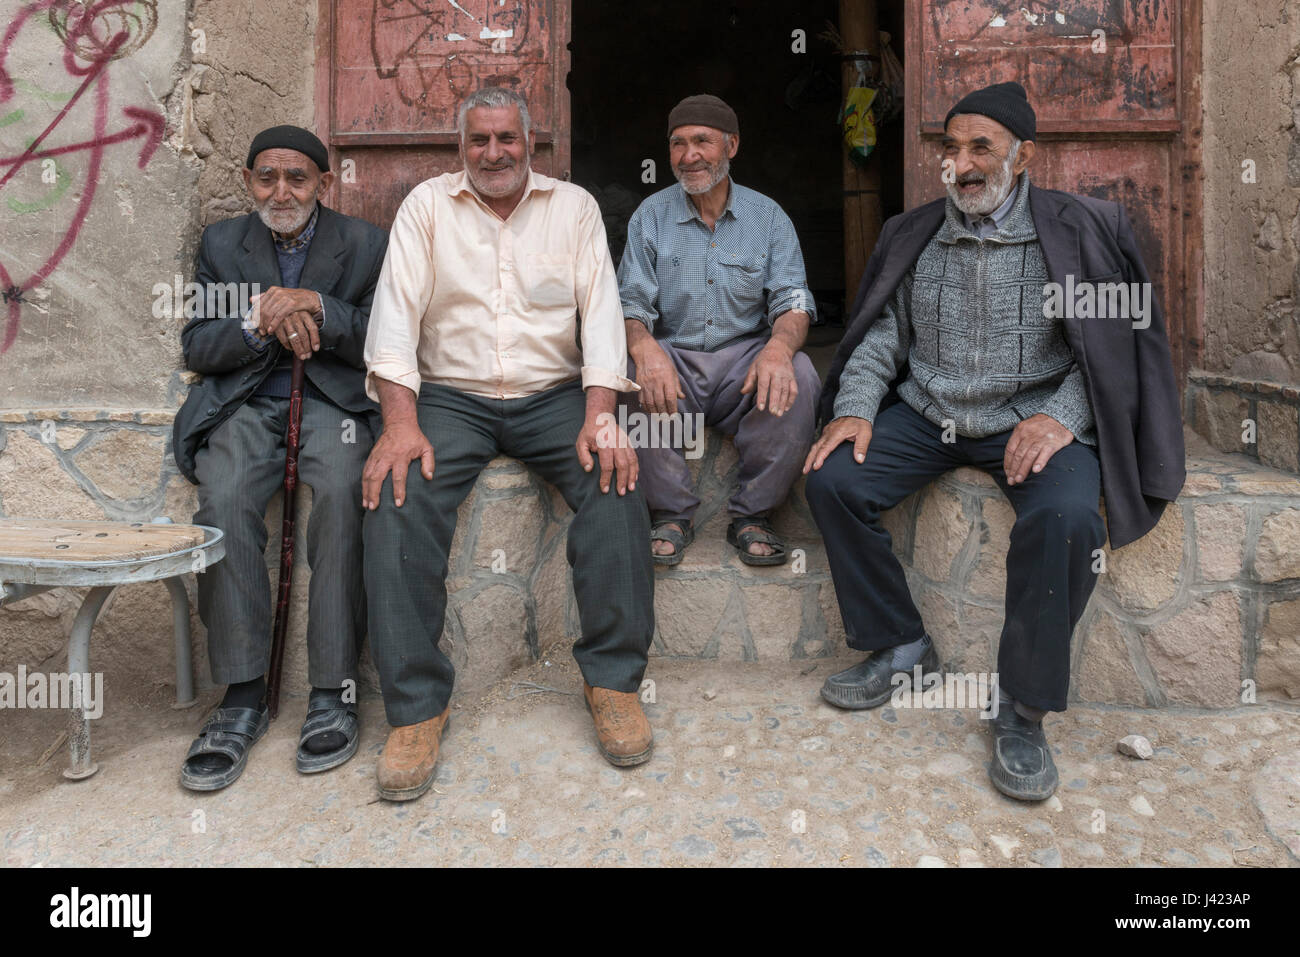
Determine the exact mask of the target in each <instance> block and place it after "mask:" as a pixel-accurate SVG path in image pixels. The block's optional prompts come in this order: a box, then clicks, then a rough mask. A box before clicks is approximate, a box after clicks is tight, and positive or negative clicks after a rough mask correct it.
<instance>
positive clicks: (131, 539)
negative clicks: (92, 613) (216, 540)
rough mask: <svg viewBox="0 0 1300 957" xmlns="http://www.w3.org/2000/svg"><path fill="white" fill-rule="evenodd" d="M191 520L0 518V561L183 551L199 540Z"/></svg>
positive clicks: (198, 531)
mask: <svg viewBox="0 0 1300 957" xmlns="http://www.w3.org/2000/svg"><path fill="white" fill-rule="evenodd" d="M203 536H204V532H203V529H202V528H200V527H199V526H197V525H171V524H160V525H155V524H153V523H150V522H64V521H57V520H51V519H34V518H0V562H21V561H24V560H28V561H31V560H37V561H42V562H47V561H55V562H74V563H80V562H111V561H130V560H131V559H139V558H152V557H156V556H159V555H170V554H173V553H175V552H183V551H185V550H187V549H190V548H195V547H198V546H200V545H202V544H203Z"/></svg>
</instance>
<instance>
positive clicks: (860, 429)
mask: <svg viewBox="0 0 1300 957" xmlns="http://www.w3.org/2000/svg"><path fill="white" fill-rule="evenodd" d="M841 442H852V443H853V458H854V459H856V460H857V461H858V462H862V461H864V460H865V459H866V457H867V446H868V445H870V444H871V423H870V422H868V421H867V420H866V419H859V418H857V417H855V416H852V415H842V416H840V417H839V418H838V419H833V420H832V421H831V423H830V425H828V426H826V428H824V429H823V430H822V434H821V438H819V439H818V440H817V441H816V442H814V443H813V447H812V448H811V449H809V450H808V458H807V459H805V460H804V463H803V474H804V475H807V474H808V472H809V470H810V469H820V468H821V467H822V463H823V462H825V461H826V456H828V455H830V454H831V453H832V452H834V451H835V450H836V449H837V448H839V446H840V443H841Z"/></svg>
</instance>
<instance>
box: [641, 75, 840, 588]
mask: <svg viewBox="0 0 1300 957" xmlns="http://www.w3.org/2000/svg"><path fill="white" fill-rule="evenodd" d="M739 147H740V127H739V123H738V122H737V120H736V114H735V112H734V111H733V110H732V109H731V107H729V106H728V105H727V104H726V103H724V102H723V101H722V100H720V99H719V98H718V97H716V96H709V95H700V96H690V97H687V98H686V99H684V100H682V101H681V102H680V103H678V104H677V106H675V107H674V108H673V110H672V112H671V113H670V114H669V117H668V151H669V156H670V159H671V162H672V169H673V174H674V175H675V176H676V177H677V185H673V186H669V187H668V188H667V189H663V190H660V191H659V192H657V193H655V194H654V195H653V196H650V197H649V198H647V199H646V200H645V201H644V202H643V203H642V204H641V205H640V207H638V209H637V211H636V212H635V213H634V214H633V215H632V219H631V221H630V222H629V223H628V227H627V248H626V249H625V251H624V253H623V260H622V262H621V263H620V264H619V269H618V284H619V296H620V298H621V300H622V303H623V316H624V319H625V324H626V326H627V348H628V356H629V359H630V361H629V372H628V375H629V377H632V376H635V378H636V382H637V385H638V386H639V387H640V392H638V393H628V394H627V401H628V407H629V411H638V412H648V413H652V414H653V413H673V412H681V413H683V414H684V415H689V416H691V417H692V420H697V417H698V416H700V415H702V416H703V420H704V422H705V423H707V424H708V425H709V426H712V427H713V428H715V429H719V430H721V431H722V432H723V433H725V434H727V435H730V436H733V437H734V439H735V443H736V453H737V455H738V456H739V458H740V484H739V488H738V489H737V490H736V492H735V494H734V495H732V497H731V500H730V502H729V503H728V509H727V510H728V513H729V514H730V516H731V524H730V526H729V527H728V529H727V541H728V542H730V543H731V544H732V545H734V546H735V547H736V548H737V549H738V550H739V552H740V558H741V560H742V561H744V562H746V563H748V564H750V565H780V564H783V563H784V562H785V560H786V549H785V544H784V543H783V542H782V541H781V539H780V538H779V537H778V536H777V535H776V533H775V531H774V530H773V529H772V526H771V524H770V522H769V521H768V515H769V513H770V512H771V511H772V510H773V509H775V508H776V507H777V506H779V505H780V504H781V503H782V502H784V501H785V498H786V495H787V494H788V493H789V491H790V486H791V485H792V484H793V483H794V481H795V479H796V478H798V476H799V473H800V468H801V466H802V463H803V457H804V456H805V455H806V454H807V450H808V448H809V447H810V445H811V444H812V435H813V425H814V418H815V412H816V408H817V399H818V396H819V393H820V381H819V379H818V376H817V373H816V370H815V369H814V368H813V364H812V361H811V360H810V359H809V358H808V356H807V355H805V354H804V353H802V352H800V351H799V350H800V348H801V347H802V346H803V342H804V338H805V337H806V335H807V333H808V325H809V323H810V321H811V318H812V316H813V315H814V313H815V308H814V305H813V297H812V294H811V293H810V292H809V291H808V287H807V282H806V281H805V278H804V265H803V255H802V254H801V253H800V250H799V239H798V237H797V236H796V235H795V231H794V225H793V224H792V223H791V222H790V218H789V217H788V216H787V215H786V214H785V213H784V212H783V211H782V210H781V207H779V206H778V205H777V204H776V203H775V202H773V201H772V200H771V199H769V198H768V197H766V196H763V195H762V194H760V193H756V192H755V191H754V190H752V189H747V188H746V187H744V186H741V185H740V184H738V183H736V182H733V181H732V179H731V177H730V175H729V174H730V161H731V159H732V158H733V157H734V156H735V155H736V152H737V150H738V149H739ZM682 432H683V433H685V432H686V429H685V428H683V430H682ZM654 444H655V443H652V445H654ZM637 457H638V459H639V460H640V467H641V473H640V481H641V488H642V490H643V491H644V493H645V496H646V500H647V502H648V503H649V505H650V513H651V518H652V521H653V528H652V530H651V548H652V550H653V553H654V560H655V563H656V564H660V565H676V564H677V563H678V562H680V561H681V560H682V552H683V550H684V549H685V548H686V546H687V545H689V544H690V543H691V541H692V539H693V538H694V537H695V533H694V527H693V524H692V522H693V517H694V514H695V510H696V509H697V508H698V507H699V504H700V500H699V498H698V497H697V496H696V495H695V493H694V490H693V489H692V483H691V475H690V471H689V469H688V468H687V465H686V461H685V456H684V454H683V451H682V450H681V449H676V448H670V447H663V446H657V447H651V448H644V447H643V448H638V449H637Z"/></svg>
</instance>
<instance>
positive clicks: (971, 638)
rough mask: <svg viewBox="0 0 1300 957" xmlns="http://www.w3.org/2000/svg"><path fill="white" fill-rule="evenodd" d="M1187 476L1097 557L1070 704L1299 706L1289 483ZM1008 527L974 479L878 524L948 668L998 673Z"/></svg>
mask: <svg viewBox="0 0 1300 957" xmlns="http://www.w3.org/2000/svg"><path fill="white" fill-rule="evenodd" d="M1188 472H1189V474H1188V480H1187V485H1186V486H1185V487H1184V490H1183V494H1182V495H1181V496H1180V497H1179V499H1178V501H1177V502H1175V503H1173V504H1172V505H1171V506H1169V507H1168V508H1167V509H1166V510H1165V514H1164V516H1163V517H1162V518H1161V520H1160V523H1159V524H1158V525H1157V526H1156V528H1155V529H1153V530H1152V531H1151V532H1150V533H1149V534H1148V535H1146V536H1145V537H1144V538H1142V539H1140V540H1139V541H1137V542H1135V543H1133V544H1131V545H1128V546H1126V547H1124V548H1122V549H1119V550H1117V551H1113V552H1112V551H1111V550H1110V549H1109V548H1105V549H1103V554H1102V556H1101V560H1100V561H1098V563H1097V568H1098V569H1099V581H1098V584H1097V589H1096V591H1095V592H1094V593H1093V597H1092V599H1091V600H1090V601H1089V603H1088V607H1087V609H1086V610H1085V611H1084V614H1083V618H1082V619H1081V620H1080V622H1079V625H1078V627H1077V628H1076V630H1075V634H1074V641H1073V645H1072V669H1071V671H1072V680H1071V687H1070V694H1071V699H1072V700H1077V701H1084V702H1097V703H1107V704H1130V705H1146V706H1151V707H1163V706H1166V705H1186V706H1191V707H1199V708H1226V707H1231V706H1233V705H1236V704H1240V703H1242V701H1243V697H1242V694H1243V690H1245V691H1249V690H1251V689H1252V687H1253V690H1254V691H1255V693H1257V694H1260V695H1275V696H1282V697H1286V698H1296V697H1300V481H1298V480H1296V479H1295V478H1294V477H1291V476H1288V475H1284V474H1282V473H1279V472H1274V471H1272V470H1267V469H1261V468H1258V467H1254V466H1252V465H1251V464H1250V463H1248V462H1246V461H1244V460H1242V459H1230V458H1227V457H1213V456H1211V457H1206V458H1193V459H1191V460H1189V462H1188ZM1014 520H1015V515H1014V512H1013V511H1012V509H1011V505H1010V503H1009V502H1007V500H1006V497H1005V496H1003V494H1002V492H1001V491H1000V490H999V489H998V488H997V486H996V485H995V484H994V483H993V480H992V479H991V478H990V477H989V476H987V475H985V474H984V473H983V472H979V471H977V470H975V469H958V470H957V471H955V472H951V473H949V474H948V475H946V476H944V477H943V478H942V479H940V480H939V481H938V482H935V483H933V484H932V485H930V486H929V487H928V488H926V489H925V490H923V491H921V492H918V493H917V494H915V495H913V496H911V497H910V498H908V499H907V500H905V501H904V502H902V503H901V504H900V505H899V506H898V507H897V508H895V509H893V510H892V511H891V512H890V513H889V515H888V518H887V520H886V521H887V525H888V527H889V529H890V533H891V535H892V536H893V538H894V548H895V552H896V553H897V554H898V556H899V558H900V560H902V561H903V563H904V565H905V567H906V568H907V570H908V580H909V583H910V584H911V588H912V594H913V595H914V597H915V599H916V602H917V606H918V608H920V610H921V614H922V616H923V617H924V618H925V621H926V625H927V627H928V628H929V630H930V633H931V635H932V636H933V637H934V638H935V641H936V643H937V645H938V649H939V653H940V658H941V659H942V660H943V662H944V664H945V667H948V668H951V669H952V670H955V671H961V672H981V671H984V672H987V671H994V670H996V661H997V646H998V638H999V635H1000V633H1001V629H1002V620H1003V614H1002V609H1003V595H1004V592H1005V587H1006V565H1005V562H1006V553H1007V547H1008V544H1009V535H1010V531H1011V525H1012V523H1013V522H1014ZM1246 681H1250V682H1252V683H1253V685H1243V682H1246Z"/></svg>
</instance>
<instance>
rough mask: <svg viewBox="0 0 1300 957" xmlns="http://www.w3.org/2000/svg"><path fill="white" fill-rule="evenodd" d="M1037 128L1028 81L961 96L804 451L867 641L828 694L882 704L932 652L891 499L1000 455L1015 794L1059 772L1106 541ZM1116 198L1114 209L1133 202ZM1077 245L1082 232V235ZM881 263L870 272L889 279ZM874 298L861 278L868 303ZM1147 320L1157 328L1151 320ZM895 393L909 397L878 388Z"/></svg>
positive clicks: (1039, 796)
mask: <svg viewBox="0 0 1300 957" xmlns="http://www.w3.org/2000/svg"><path fill="white" fill-rule="evenodd" d="M1035 132H1036V118H1035V115H1034V111H1033V109H1032V107H1031V106H1030V105H1029V102H1028V99H1027V98H1026V95H1025V91H1024V88H1023V87H1021V86H1020V85H1019V84H1017V83H1001V84H997V85H995V86H992V87H988V88H985V89H983V90H978V91H976V92H974V93H972V94H970V95H968V96H967V97H965V98H963V99H962V100H961V101H960V102H959V103H958V104H957V105H956V106H955V107H953V110H952V111H951V112H950V113H949V115H948V118H947V122H946V124H945V134H944V139H943V167H942V168H943V171H944V173H945V174H946V175H945V176H944V179H945V182H946V185H947V191H948V198H947V201H946V203H945V204H944V207H943V209H942V210H941V211H940V210H939V209H938V208H936V209H934V210H932V211H930V212H929V213H928V214H927V215H926V216H919V215H915V214H916V213H918V212H920V211H914V213H908V214H904V217H900V219H903V218H905V217H913V219H912V220H909V222H908V225H907V227H906V229H904V228H898V227H897V224H895V227H896V228H894V229H893V230H892V231H890V230H888V229H887V230H886V233H887V237H885V238H882V242H881V246H885V245H887V244H888V243H889V242H891V241H893V242H895V243H898V244H900V245H901V242H902V241H901V240H896V239H894V237H898V236H900V235H901V234H903V233H904V232H905V231H910V230H911V228H912V225H913V223H914V222H920V221H921V220H922V219H924V220H925V223H926V225H927V226H928V228H929V229H930V232H931V234H932V235H930V238H929V240H928V241H925V240H924V238H923V237H917V238H916V241H915V243H913V244H912V248H913V249H916V250H918V252H917V253H915V254H913V258H912V260H911V266H910V268H908V267H907V265H906V264H905V263H893V264H892V268H893V275H892V277H891V279H890V281H894V282H896V285H895V287H894V288H893V292H892V294H891V295H889V296H888V297H887V298H884V299H883V300H880V307H879V310H878V314H877V315H875V316H873V317H867V316H865V315H861V316H858V317H855V324H854V327H853V328H852V329H851V330H850V334H849V335H846V344H845V345H842V346H841V353H848V355H847V359H845V358H843V357H842V356H841V357H837V358H838V359H839V362H837V365H836V368H835V369H834V370H833V371H832V374H831V376H830V378H829V379H828V383H827V388H828V392H829V394H830V395H831V396H833V398H832V399H831V401H833V403H834V405H833V408H834V414H835V418H834V420H833V421H831V422H830V423H829V424H828V425H827V427H826V429H825V430H824V432H823V434H822V437H821V438H820V440H819V441H818V442H817V443H816V444H815V445H814V446H813V448H812V451H811V452H810V453H809V455H808V459H807V462H806V463H805V465H804V471H805V472H806V473H809V474H808V482H807V497H808V503H809V505H810V507H811V509H812V512H813V515H814V517H815V518H816V520H817V524H818V526H819V527H820V529H821V531H822V534H823V536H824V538H825V541H826V547H827V552H828V555H829V559H830V565H831V572H832V576H833V578H834V581H835V586H836V592H837V595H838V600H839V604H840V611H841V613H842V616H843V619H844V623H845V630H846V632H847V634H848V640H849V644H850V646H852V647H854V648H860V649H863V650H872V651H873V652H874V653H873V654H872V655H871V656H870V657H869V658H867V660H866V661H864V662H862V663H861V664H859V665H857V666H855V667H853V668H850V669H848V670H847V671H843V672H840V673H839V674H836V675H832V676H831V677H830V678H828V679H827V681H826V683H825V685H824V686H823V688H822V696H823V697H824V698H825V699H826V700H827V701H829V702H830V703H832V704H835V705H837V706H839V707H843V708H869V707H874V706H876V705H879V704H882V703H883V702H884V701H886V700H888V698H889V697H890V694H891V692H892V691H893V688H894V681H895V680H896V676H898V675H900V674H903V675H908V676H909V677H910V675H911V673H912V671H913V668H914V667H915V666H917V665H919V666H921V668H922V671H923V672H927V673H928V672H934V671H937V670H938V668H939V660H938V656H937V654H936V652H935V648H934V644H933V642H932V640H931V638H930V636H929V635H928V634H927V633H926V630H925V626H924V624H923V623H922V621H921V616H920V614H919V613H918V612H917V609H916V606H915V604H914V603H913V601H912V598H911V595H910V593H909V591H908V587H907V582H906V579H905V578H904V575H903V569H902V567H901V565H900V564H899V562H898V560H897V559H896V558H895V557H894V555H893V553H892V551H891V548H890V536H889V533H888V532H887V531H886V530H885V529H884V528H883V526H882V525H881V524H880V521H879V518H880V513H881V512H883V511H884V510H886V509H888V508H890V507H892V506H893V505H895V504H897V503H898V502H899V501H901V500H902V499H903V498H904V497H906V496H907V495H908V494H910V493H912V492H914V491H916V490H917V489H919V488H921V487H922V486H924V485H925V484H926V483H927V482H929V481H930V480H931V479H933V478H936V477H937V476H939V475H941V474H942V473H944V472H946V471H948V470H950V469H953V468H956V467H958V466H961V465H973V466H975V467H977V468H981V469H983V470H985V471H987V472H989V473H990V474H991V475H992V476H993V477H994V478H995V480H996V481H997V482H998V484H999V485H1000V486H1001V488H1002V490H1003V491H1004V492H1005V493H1006V495H1007V497H1008V498H1009V499H1010V501H1011V504H1012V506H1013V507H1014V508H1015V510H1016V523H1015V526H1014V528H1013V529H1012V532H1011V547H1010V551H1009V553H1008V556H1007V599H1006V620H1005V625H1004V628H1003V632H1002V638H1001V644H1000V648H999V655H998V687H999V689H1000V691H999V694H1000V701H999V703H997V704H995V706H994V707H995V709H996V710H995V717H994V720H993V726H994V727H993V732H994V759H993V762H992V765H991V768H990V774H991V776H992V779H993V783H994V784H995V785H996V786H997V787H998V789H999V790H1001V791H1002V792H1003V793H1006V794H1008V795H1010V796H1012V797H1016V798H1020V799H1023V800H1043V799H1046V798H1048V797H1050V796H1051V794H1052V793H1053V791H1055V789H1056V785H1057V781H1058V775H1057V771H1056V767H1055V765H1054V763H1053V761H1052V755H1051V749H1050V748H1049V747H1048V745H1047V741H1046V738H1045V737H1044V734H1043V729H1042V718H1043V716H1044V714H1045V713H1046V712H1047V711H1053V710H1064V708H1065V702H1066V694H1067V690H1068V686H1069V677H1070V669H1069V644H1070V636H1071V633H1072V632H1073V629H1074V626H1075V624H1076V623H1077V622H1078V619H1079V616H1080V615H1081V614H1082V612H1083V609H1084V607H1085V605H1086V604H1087V602H1088V598H1089V596H1090V595H1091V593H1092V589H1093V587H1094V586H1095V584H1096V575H1095V574H1094V572H1093V568H1092V563H1093V552H1094V549H1098V548H1099V547H1100V546H1101V545H1102V544H1103V543H1104V542H1105V540H1106V530H1105V526H1104V524H1103V522H1102V519H1101V515H1100V513H1099V509H1098V500H1099V495H1100V486H1101V470H1100V465H1099V459H1098V448H1097V446H1098V433H1097V423H1096V421H1095V419H1094V407H1093V402H1092V401H1091V400H1090V397H1089V389H1090V384H1091V385H1092V386H1095V385H1096V383H1095V382H1092V383H1090V381H1089V380H1090V379H1096V378H1097V377H1098V376H1097V374H1096V373H1095V372H1093V371H1092V370H1090V368H1089V367H1088V365H1087V363H1086V362H1080V361H1076V356H1075V352H1074V350H1073V348H1072V345H1071V343H1072V341H1074V340H1073V338H1072V335H1071V333H1072V329H1070V328H1067V325H1066V324H1065V323H1064V322H1063V321H1062V319H1061V317H1060V316H1059V315H1056V314H1055V313H1054V312H1053V310H1051V309H1046V308H1044V302H1045V290H1047V289H1048V288H1049V285H1050V282H1051V280H1052V278H1053V277H1052V275H1051V270H1049V268H1048V261H1047V259H1046V258H1045V250H1047V249H1049V247H1050V251H1051V252H1052V253H1053V254H1055V253H1056V250H1057V249H1058V248H1059V247H1058V245H1057V244H1056V239H1055V237H1054V236H1053V237H1051V242H1050V243H1049V237H1047V236H1042V237H1040V235H1039V233H1040V230H1039V228H1037V227H1036V222H1037V221H1038V220H1039V219H1040V217H1041V216H1043V215H1044V214H1045V213H1046V207H1047V203H1048V202H1049V198H1054V197H1056V196H1068V194H1053V193H1050V192H1049V191H1044V190H1035V191H1031V188H1030V186H1029V179H1028V174H1027V172H1026V168H1027V167H1028V165H1029V163H1030V161H1031V160H1032V159H1033V156H1034V150H1035V144H1034V142H1033V141H1034V137H1035ZM1031 200H1032V202H1031ZM1051 201H1052V202H1056V200H1055V199H1051ZM1070 201H1071V202H1076V201H1077V202H1082V200H1081V199H1080V198H1077V197H1070ZM1036 203H1037V204H1040V205H1041V207H1042V208H1038V207H1035V206H1034V204H1036ZM1099 205H1101V204H1099ZM1104 205H1105V206H1106V207H1113V204H1104ZM1053 209H1055V206H1053ZM1112 218H1113V219H1116V221H1117V222H1122V211H1121V216H1120V217H1118V218H1117V217H1112ZM1054 222H1055V221H1054ZM931 224H933V225H931ZM1123 228H1124V229H1127V223H1126V222H1123ZM1088 239H1089V240H1090V241H1091V240H1092V239H1093V236H1092V234H1091V233H1090V234H1089V236H1088ZM1040 240H1041V241H1040ZM1098 242H1104V243H1109V244H1110V247H1111V249H1110V250H1108V251H1106V252H1104V253H1102V255H1103V257H1105V258H1108V259H1109V260H1110V261H1112V262H1113V261H1115V260H1120V261H1122V260H1123V255H1122V253H1121V251H1120V250H1119V249H1118V247H1117V246H1116V239H1115V236H1114V235H1104V236H1103V237H1102V239H1101V240H1098ZM1078 247H1079V243H1078V241H1077V240H1076V241H1075V243H1074V249H1075V250H1076V253H1075V254H1076V255H1078V252H1077V250H1078ZM890 252H892V250H887V251H886V252H885V254H884V258H889V253H890ZM877 255H880V250H879V249H878V250H877ZM873 258H875V257H873ZM878 262H879V260H878ZM889 268H890V267H886V270H885V271H888V270H889ZM875 270H876V271H875V273H874V274H873V273H872V269H871V268H869V269H868V277H867V279H864V283H863V285H864V292H865V291H866V287H867V286H868V285H869V284H870V283H871V282H872V281H874V282H876V283H879V282H884V281H886V280H885V279H882V278H881V275H880V273H881V267H880V266H879V265H878V264H877V265H876V267H875ZM1087 274H1088V273H1085V275H1087ZM863 301H864V300H863V297H862V294H860V296H859V303H858V305H859V309H860V310H862V309H863ZM872 308H874V307H872ZM857 320H861V321H860V322H859V321H857ZM1096 321H1102V320H1096ZM1105 321H1112V320H1105ZM864 324H865V325H866V326H867V327H866V331H865V333H863V332H861V331H858V332H857V336H859V337H860V341H858V342H857V343H856V345H853V344H850V343H849V340H850V339H851V338H852V333H853V331H854V330H860V329H861V327H862V326H863V325H864ZM1134 328H1135V329H1137V328H1139V326H1138V325H1137V324H1134ZM1125 330H1127V324H1126V325H1125ZM1155 333H1158V335H1159V336H1160V337H1162V338H1161V341H1162V342H1163V341H1164V340H1163V336H1164V332H1163V328H1162V327H1161V326H1159V325H1158V324H1157V325H1156V327H1155ZM1139 334H1140V333H1134V335H1139ZM1122 335H1124V336H1127V335H1128V333H1127V331H1125V332H1124V333H1122ZM1166 345H1167V344H1166ZM850 349H851V352H849V350H850ZM1165 356H1166V357H1167V351H1166V352H1165ZM1094 361H1095V360H1094ZM1166 364H1167V358H1166ZM1135 365H1136V363H1135ZM891 384H892V385H894V388H895V392H894V393H892V394H891V388H890V387H891ZM1161 385H1163V380H1162V382H1161ZM836 386H838V389H836V388H835V387H836ZM1112 388H1113V387H1112ZM887 394H890V398H893V397H894V395H896V397H897V399H898V400H901V401H896V402H893V403H892V404H891V403H889V402H884V401H883V400H885V398H886V396H887ZM1094 394H1095V393H1094ZM1162 394H1163V393H1162ZM882 405H884V406H885V407H884V408H882ZM1103 407H1106V406H1104V405H1103ZM1175 408H1176V406H1175ZM1174 417H1175V418H1176V412H1175V415H1174ZM1179 428H1180V423H1179ZM1114 433H1115V430H1114V428H1112V429H1111V430H1110V431H1109V432H1108V437H1110V436H1113V435H1114ZM1180 435H1181V431H1180ZM1130 441H1132V437H1131V435H1130ZM1178 444H1179V447H1180V448H1181V443H1180V442H1179V443H1178ZM1179 463H1181V458H1180V459H1179ZM1172 471H1174V470H1173V469H1171V472H1172ZM1179 484H1181V482H1180V483H1179ZM1157 517H1158V511H1157ZM1112 535H1114V527H1113V526H1112ZM999 705H1000V706H999Z"/></svg>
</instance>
